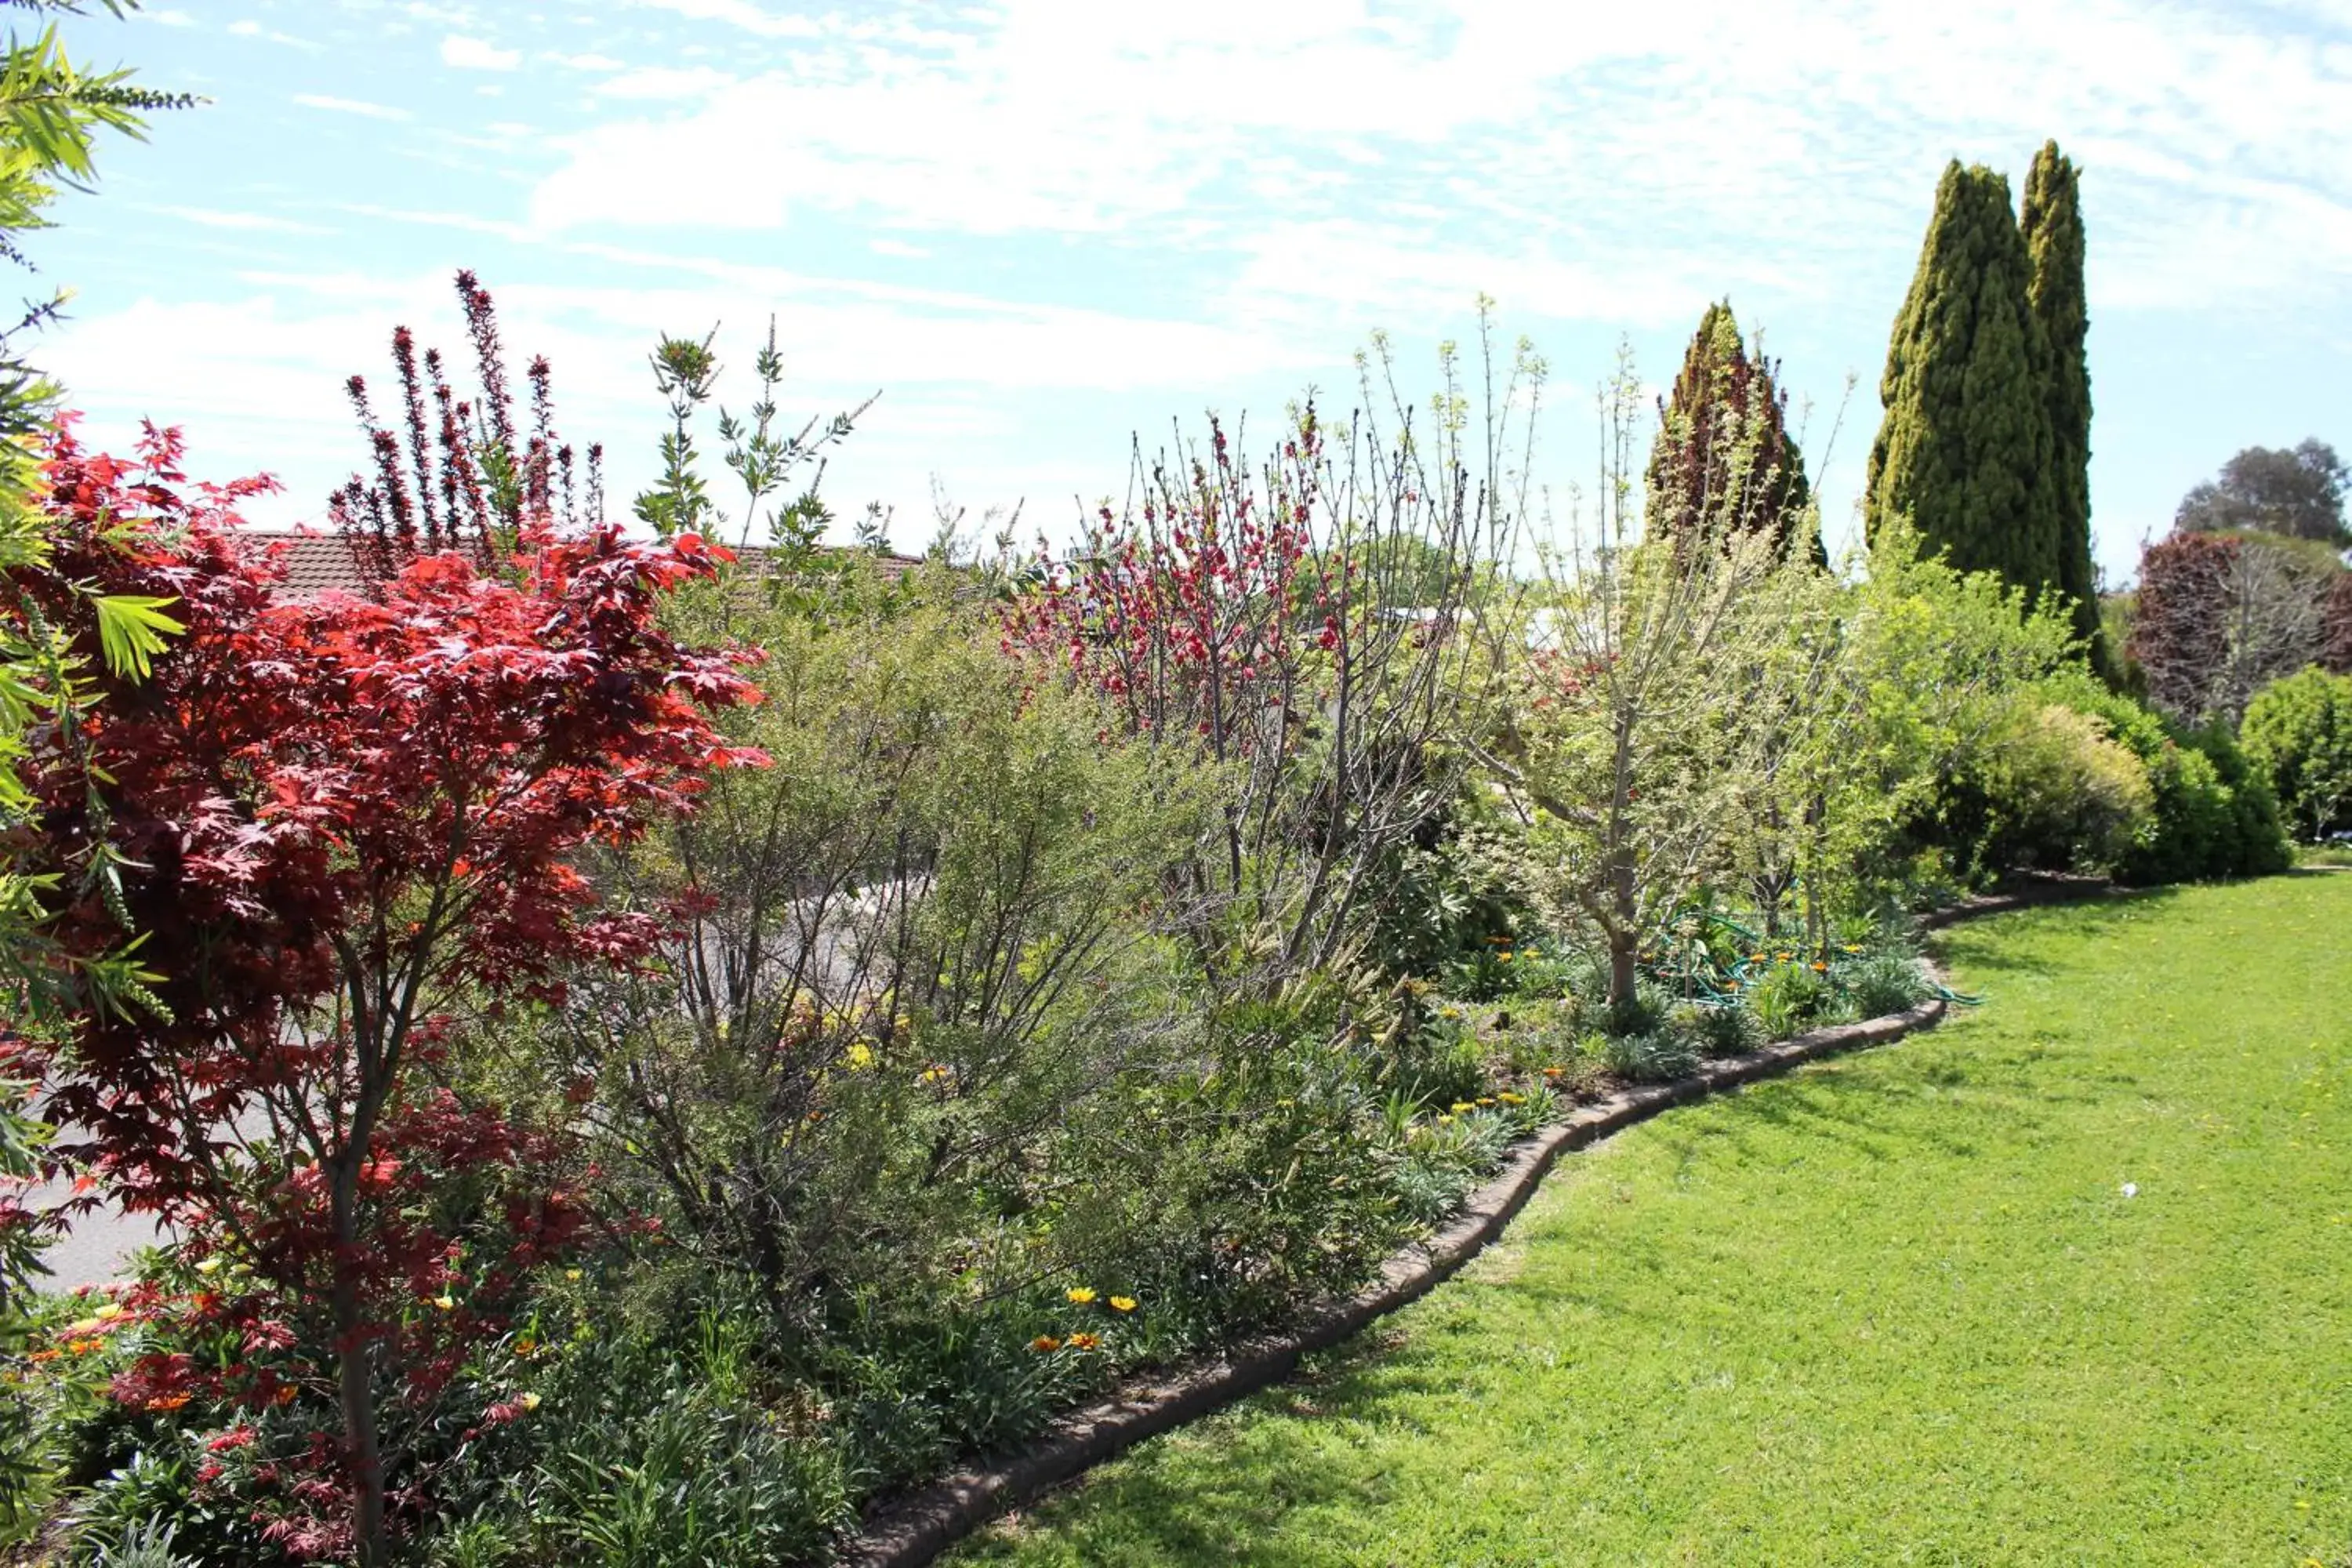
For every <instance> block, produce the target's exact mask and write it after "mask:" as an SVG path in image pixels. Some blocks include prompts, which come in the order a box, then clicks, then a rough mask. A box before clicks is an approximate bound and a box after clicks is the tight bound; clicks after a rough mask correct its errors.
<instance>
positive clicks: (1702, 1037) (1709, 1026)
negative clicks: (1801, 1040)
mask: <svg viewBox="0 0 2352 1568" xmlns="http://www.w3.org/2000/svg"><path fill="white" fill-rule="evenodd" d="M1666 1026H1667V1027H1668V1028H1670V1029H1672V1030H1674V1031H1675V1033H1676V1034H1678V1035H1680V1036H1682V1037H1684V1038H1685V1039H1687V1040H1688V1041H1690V1042H1691V1044H1692V1046H1693V1047H1696V1049H1697V1051H1698V1052H1699V1054H1700V1055H1702V1056H1709V1057H1736V1056H1740V1055H1743V1054H1745V1053H1746V1052H1748V1051H1752V1050H1754V1049H1755V1048H1756V1047H1759V1046H1760V1045H1762V1044H1763V1043H1764V1038H1765V1036H1764V1025H1763V1022H1762V1020H1760V1019H1759V1018H1758V1017H1757V1016H1756V1015H1755V1013H1754V1012H1753V1011H1752V1010H1751V1009H1750V1008H1749V1007H1748V1005H1746V1004H1744V1003H1739V1002H1733V1003H1728V1004H1708V1003H1700V1002H1685V1003H1681V1004H1679V1005H1676V1006H1675V1009H1674V1010H1673V1011H1672V1012H1671V1013H1669V1014H1668V1015H1667V1016H1666Z"/></svg>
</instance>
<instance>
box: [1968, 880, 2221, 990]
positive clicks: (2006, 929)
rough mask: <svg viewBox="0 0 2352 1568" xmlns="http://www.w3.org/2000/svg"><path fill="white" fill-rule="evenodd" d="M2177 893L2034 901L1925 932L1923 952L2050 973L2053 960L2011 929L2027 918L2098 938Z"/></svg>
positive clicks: (2043, 926)
mask: <svg viewBox="0 0 2352 1568" xmlns="http://www.w3.org/2000/svg"><path fill="white" fill-rule="evenodd" d="M2179 896H2180V890H2179V889H2178V888H2135V889H2131V890H2129V891H2127V892H2119V893H2112V894H2109V895H2107V896H2106V897H2105V898H2101V899H2094V900H2084V901H2083V902H2080V903H2060V904H2040V905H2035V906H2033V907H2031V908H2028V909H2022V910H2010V911H2008V912H2007V913H2004V914H2000V915H1994V916H1990V917H1989V918H1988V919H1987V920H1984V921H1967V922H1964V923H1962V924H1960V925H1956V926H1947V927H1945V928H1943V929H1941V930H1938V931H1931V932H1929V933H1928V939H1927V950H1928V952H1931V953H1933V954H1935V955H1936V957H1937V960H1938V961H1939V962H1942V963H1958V964H1963V965H1965V966H1966V967H1968V968H1969V969H1972V970H1983V971H1990V972H1991V973H2010V974H2042V975H2047V974H2055V973H2058V967H2057V965H2056V964H2054V963H2052V962H2051V960H2050V959H2049V958H2047V957H2045V956H2043V955H2042V952H2040V951H2039V950H2038V948H2037V950H2036V951H2035V952H2030V953H2029V952H2026V951H2024V949H2023V947H2022V945H2021V943H2019V942H2017V940H2016V938H2015V937H2014V936H2013V935H2011V932H2013V931H2016V930H2017V929H2018V928H2019V927H2020V926H2021V925H2024V924H2026V923H2027V922H2031V923H2032V926H2033V927H2034V929H2035V930H2036V931H2047V932H2065V933H2069V934H2075V935H2082V936H2099V935H2103V934H2105V932H2107V931H2112V930H2113V929H2114V928H2115V927H2116V926H2118V925H2121V924H2124V923H2126V922H2128V921H2137V920H2139V919H2141V918H2143V917H2144V916H2146V915H2147V914H2149V913H2150V912H2152V911H2154V910H2161V909H2162V908H2164V907H2165V905H2167V904H2168V903H2170V902H2171V901H2172V900H2175V899H2177V898H2179Z"/></svg>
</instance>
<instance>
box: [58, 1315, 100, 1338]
mask: <svg viewBox="0 0 2352 1568" xmlns="http://www.w3.org/2000/svg"><path fill="white" fill-rule="evenodd" d="M96 1332H98V1320H97V1319H96V1318H84V1319H83V1320H82V1321H79V1322H78V1323H68V1324H67V1325H66V1337H67V1338H68V1339H79V1338H80V1337H81V1336H82V1335H84V1334H94V1333H96Z"/></svg>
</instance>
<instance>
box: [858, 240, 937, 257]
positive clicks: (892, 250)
mask: <svg viewBox="0 0 2352 1568" xmlns="http://www.w3.org/2000/svg"><path fill="white" fill-rule="evenodd" d="M866 249H868V250H870V251H872V252H873V253H874V254H875V255H877V256H896V257H899V258H903V259H905V260H908V261H919V260H921V259H922V258H925V257H927V256H929V255H930V252H929V251H928V250H926V249H924V248H923V247H921V246H919V245H908V243H907V242H906V241H905V240H903V239H887V238H885V239H869V240H867V241H866Z"/></svg>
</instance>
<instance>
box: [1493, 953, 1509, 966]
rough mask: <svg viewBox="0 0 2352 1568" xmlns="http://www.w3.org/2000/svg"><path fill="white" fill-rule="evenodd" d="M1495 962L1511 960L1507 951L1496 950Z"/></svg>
mask: <svg viewBox="0 0 2352 1568" xmlns="http://www.w3.org/2000/svg"><path fill="white" fill-rule="evenodd" d="M1495 962H1496V963H1510V962H1511V955H1510V953H1509V952H1507V951H1506V952H1498V953H1496V955H1495Z"/></svg>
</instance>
